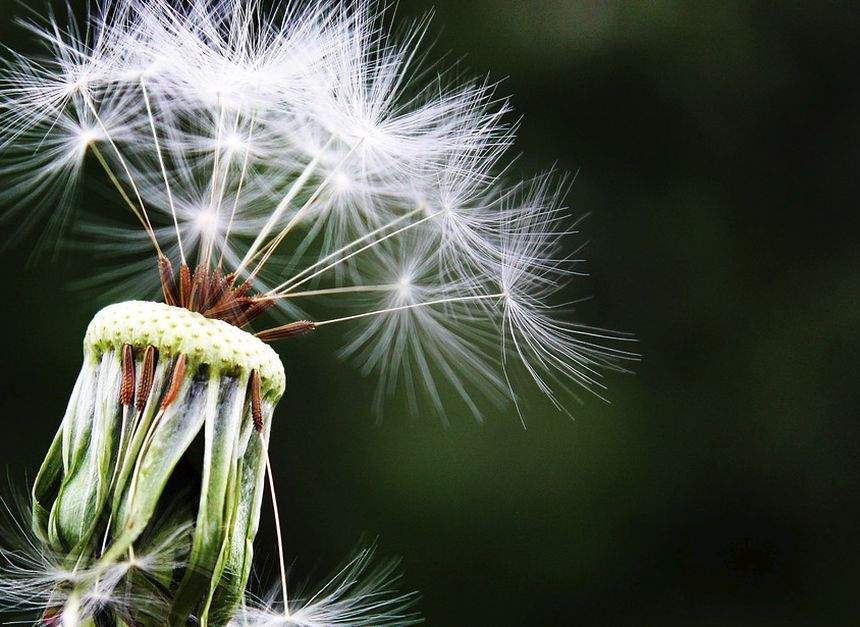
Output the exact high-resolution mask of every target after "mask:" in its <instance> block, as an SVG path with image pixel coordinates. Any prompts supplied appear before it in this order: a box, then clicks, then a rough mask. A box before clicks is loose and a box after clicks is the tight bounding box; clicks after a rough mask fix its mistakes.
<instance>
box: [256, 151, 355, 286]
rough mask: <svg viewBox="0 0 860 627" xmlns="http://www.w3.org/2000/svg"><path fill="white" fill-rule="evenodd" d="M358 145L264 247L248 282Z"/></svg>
mask: <svg viewBox="0 0 860 627" xmlns="http://www.w3.org/2000/svg"><path fill="white" fill-rule="evenodd" d="M359 144H360V143H359ZM359 144H356V145H355V146H354V147H353V148H351V149H350V151H349V152H348V153H347V154H346V155H344V157H343V159H341V160H340V162H339V163H338V164H337V165H336V166H335V167H334V168H332V171H331V172H330V173H329V175H328V176H326V177H325V179H324V180H323V182H322V183H320V184H319V185H318V186H317V188H316V190H315V191H314V193H313V194H311V197H310V198H308V200H307V201H306V202H305V204H304V205H302V208H301V209H299V210H298V211H297V212H296V214H295V215H294V216H293V217H292V218H291V219H290V221H289V222H288V223H287V226H285V227H284V228H283V230H282V231H281V232H280V233H278V235H277V236H276V237H275V238H274V239H273V240H272V241H271V242H269V243H268V244H267V245H266V251H265V254H264V255H263V257H262V259H260V261H259V262H258V263H257V266H256V267H255V268H254V271H253V272H252V273H251V275H250V276H249V277H248V281H252V280H253V279H254V277H256V276H257V273H258V272H259V271H260V270H261V269H262V267H263V266H264V265H265V264H266V262H267V261H268V260H269V257H271V256H272V254H273V253H274V252H275V250H276V249H277V247H278V246H279V245H280V243H281V242H282V241H283V240H284V238H285V237H286V236H287V235H288V234H289V232H290V231H291V230H292V228H293V227H294V226H295V225H296V224H298V222H299V220H301V219H302V218H303V217H304V215H305V214H306V213H307V212H308V210H309V209H310V208H311V206H312V205H313V204H314V203H315V202H316V201H317V198H319V197H320V194H322V192H323V190H324V189H325V188H326V187H328V184H329V182H330V181H331V179H332V178H333V177H334V175H335V174H336V173H337V171H338V169H340V167H341V166H342V165H343V164H344V163H346V160H347V159H349V157H350V155H352V153H353V152H354V151H355V150H356V149H357V148H358V146H359Z"/></svg>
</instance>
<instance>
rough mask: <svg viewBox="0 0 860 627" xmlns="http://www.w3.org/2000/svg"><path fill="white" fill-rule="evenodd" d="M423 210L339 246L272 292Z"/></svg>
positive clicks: (401, 217)
mask: <svg viewBox="0 0 860 627" xmlns="http://www.w3.org/2000/svg"><path fill="white" fill-rule="evenodd" d="M423 210H424V208H423V207H418V208H417V209H413V210H412V211H410V212H409V213H407V214H404V215H402V216H400V217H399V218H396V219H395V220H392V221H391V222H389V223H388V224H384V225H383V226H381V227H379V228H378V229H375V230H373V231H371V232H370V233H368V234H367V235H363V236H362V237H359V238H358V239H357V240H355V241H352V242H350V243H349V244H347V245H346V246H344V247H342V248H339V249H338V250H336V251H334V252H333V253H331V254H328V255H326V256H325V257H323V258H322V259H320V260H319V261H317V262H316V263H314V264H312V265H310V266H308V267H307V268H305V269H304V270H302V271H301V272H299V273H298V274H296V275H295V276H294V277H293V278H291V279H289V280H287V281H285V282H284V283H281V284H280V285H279V286H278V287H276V288H274V289H273V290H271V291H272V292H279V291H280V290H282V289H284V288H286V287H289V286H290V285H291V284H292V283H294V282H295V281H297V280H299V279H301V278H302V277H303V276H304V275H305V274H307V273H308V272H311V271H313V270H314V269H315V268H319V267H320V266H322V265H324V264H326V263H328V262H329V261H331V260H332V259H334V258H336V257H338V256H340V255H341V254H343V253H345V252H346V251H348V250H349V249H350V248H353V247H354V246H358V245H359V244H361V243H362V242H366V241H367V240H369V239H372V238H374V237H376V236H377V235H379V234H380V233H382V232H383V231H385V230H387V229H390V228H392V227H395V226H397V225H398V224H400V223H401V222H403V221H404V220H408V219H409V218H411V217H412V216H414V215H415V214H416V213H420V212H421V211H423Z"/></svg>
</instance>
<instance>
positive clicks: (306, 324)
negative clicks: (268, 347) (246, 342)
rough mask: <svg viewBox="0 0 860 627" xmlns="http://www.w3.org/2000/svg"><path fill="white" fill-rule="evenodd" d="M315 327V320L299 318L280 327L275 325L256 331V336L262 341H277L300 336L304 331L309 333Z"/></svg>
mask: <svg viewBox="0 0 860 627" xmlns="http://www.w3.org/2000/svg"><path fill="white" fill-rule="evenodd" d="M316 328H317V325H316V323H315V322H311V321H310V320H300V321H298V322H291V323H290V324H285V325H283V326H281V327H275V328H274V329H267V330H265V331H260V332H259V333H257V337H258V338H260V339H261V340H263V341H264V342H277V341H279V340H288V339H290V338H294V337H299V336H302V335H304V334H306V333H310V332H311V331H313V330H314V329H316Z"/></svg>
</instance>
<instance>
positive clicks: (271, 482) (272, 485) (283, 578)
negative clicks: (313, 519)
mask: <svg viewBox="0 0 860 627" xmlns="http://www.w3.org/2000/svg"><path fill="white" fill-rule="evenodd" d="M263 450H265V451H266V476H267V477H268V480H269V496H271V498H272V512H273V513H274V516H275V533H276V535H277V538H278V566H280V569H281V597H282V598H283V600H284V616H286V617H289V616H290V604H289V597H288V596H287V567H286V563H285V561H284V539H283V537H282V535H281V516H280V514H279V512H278V498H277V496H276V495H275V478H274V476H273V474H272V462H271V460H270V459H269V450H268V447H266V446H264V447H263Z"/></svg>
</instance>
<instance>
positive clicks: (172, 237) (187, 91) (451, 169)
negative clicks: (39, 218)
mask: <svg viewBox="0 0 860 627" xmlns="http://www.w3.org/2000/svg"><path fill="white" fill-rule="evenodd" d="M390 22H391V13H390V11H387V10H386V8H385V5H384V4H383V3H379V2H375V1H371V0H354V1H352V2H346V3H337V2H325V1H319V2H313V3H306V4H301V5H300V4H288V5H285V6H281V7H277V8H275V9H271V10H270V9H267V8H265V6H264V3H263V2H261V1H260V0H250V1H247V0H245V1H240V0H199V1H195V2H189V3H170V2H165V1H162V0H117V1H115V2H97V3H96V4H95V6H94V10H93V11H92V14H91V15H90V16H88V17H86V18H84V19H82V20H81V19H76V18H75V16H72V15H69V16H59V15H53V14H49V15H48V16H47V17H46V18H45V19H44V20H38V19H37V20H34V21H31V22H28V23H27V24H26V25H25V27H26V28H27V29H28V30H29V32H30V33H31V34H32V35H33V36H34V37H35V39H36V40H38V42H39V44H40V45H41V47H42V48H43V51H45V52H47V55H45V54H41V55H38V56H29V55H25V54H21V53H12V55H11V58H9V59H8V60H7V61H6V63H5V65H4V66H3V67H2V69H0V149H2V150H3V152H4V153H5V159H6V160H5V163H6V166H5V167H6V172H7V175H8V176H9V177H10V180H11V181H12V183H13V184H12V186H11V188H10V189H9V190H7V191H6V192H3V193H0V199H6V200H8V201H9V203H10V204H15V205H17V206H18V207H20V208H21V209H22V211H23V208H24V207H27V208H28V212H29V213H30V214H32V216H31V217H29V218H28V220H26V221H24V222H23V226H22V228H26V227H27V226H31V225H33V224H34V223H35V222H36V213H35V212H33V211H31V208H33V207H36V206H39V207H41V208H42V212H43V213H44V214H47V215H49V217H50V218H51V219H52V220H53V221H54V222H55V223H56V224H57V225H58V230H59V229H61V228H68V227H69V225H72V227H73V230H74V232H75V234H76V236H78V237H85V238H86V240H87V242H88V243H89V245H91V246H92V249H93V250H94V251H96V252H97V253H98V254H99V255H101V256H103V257H108V256H121V257H122V262H121V263H120V264H117V266H116V267H114V268H112V269H111V270H109V271H108V272H105V273H104V274H103V275H101V278H102V279H103V283H105V284H106V287H104V288H103V289H104V290H105V291H106V292H107V293H110V294H116V293H126V292H127V291H128V290H129V289H130V287H131V286H135V289H136V290H137V291H136V292H135V293H129V294H127V296H126V297H127V298H128V297H137V296H144V295H151V294H153V293H155V292H157V291H158V290H161V291H162V292H163V291H164V290H165V289H167V290H168V291H170V289H175V288H176V286H173V288H171V287H170V286H167V287H165V286H164V285H163V284H162V283H163V281H164V278H163V276H162V275H160V274H156V273H153V272H152V271H151V270H150V272H149V276H150V277H152V278H151V279H149V280H144V279H141V278H140V276H139V272H140V270H141V269H144V268H146V267H147V266H149V267H150V268H151V267H152V266H153V265H154V264H153V263H152V253H151V252H149V251H151V250H152V249H155V252H156V256H157V257H158V258H159V259H168V260H169V261H170V262H171V264H172V265H173V267H174V268H175V269H176V270H177V271H178V269H179V268H180V267H182V266H183V265H185V266H187V267H191V268H196V267H204V268H208V269H210V270H212V271H214V269H216V268H217V269H218V270H219V271H222V272H223V274H224V275H230V276H233V277H234V279H233V280H234V281H235V282H236V284H237V285H241V284H243V283H247V285H248V288H247V289H248V290H249V295H250V296H249V298H250V297H251V296H253V295H257V296H259V297H260V298H261V299H262V300H260V301H259V302H261V303H267V304H270V305H274V308H272V307H269V306H266V307H262V306H261V307H256V308H255V307H253V306H252V304H253V303H251V301H248V302H245V303H244V306H247V307H249V312H250V313H251V314H253V315H250V316H249V319H247V320H245V319H240V320H239V321H240V322H242V324H243V325H247V324H250V323H251V322H252V321H253V319H254V318H255V317H257V316H259V315H261V312H263V311H269V312H271V313H273V315H275V316H276V317H281V318H286V321H287V322H288V321H289V320H290V319H293V320H294V319H296V318H294V317H295V316H298V315H300V314H302V315H305V309H306V308H305V303H309V304H310V305H311V306H310V310H311V311H313V302H314V300H315V299H316V298H329V301H328V304H329V305H331V303H332V301H331V300H330V299H331V298H332V297H335V296H337V297H338V298H339V299H340V300H338V301H336V303H338V304H341V305H342V307H344V308H347V307H349V308H351V307H353V306H354V305H355V304H356V303H358V304H360V305H363V306H365V307H369V308H371V309H370V310H366V313H367V314H372V313H373V311H374V310H373V309H372V308H373V307H376V308H377V309H378V310H379V311H380V313H378V315H374V316H370V315H367V316H364V315H359V316H358V317H357V318H356V316H354V315H346V314H348V313H350V312H348V311H344V315H343V316H342V317H339V318H336V319H332V320H331V321H319V322H321V323H326V324H328V323H333V322H341V321H343V322H346V321H350V322H352V323H353V325H354V333H353V334H348V337H347V342H346V346H345V348H344V351H343V354H350V355H362V357H360V358H359V361H360V363H362V368H363V370H364V371H365V372H377V374H378V375H379V376H380V377H381V387H382V388H383V389H386V390H389V391H391V390H393V389H394V388H396V387H397V385H396V382H397V381H404V382H408V383H406V387H407V388H409V387H410V386H411V387H412V388H413V391H415V392H416V394H415V395H417V390H419V389H423V390H424V391H425V392H429V396H430V397H431V399H432V403H433V405H434V406H435V407H436V408H437V409H439V410H440V413H445V407H444V405H445V403H443V402H442V398H443V395H442V394H441V393H440V392H439V389H438V386H439V385H442V384H443V383H444V382H446V381H447V383H446V385H453V387H454V389H455V390H456V392H457V395H458V396H459V397H461V398H462V399H464V400H466V399H468V400H466V403H467V404H468V405H469V407H470V409H471V411H472V413H474V414H480V410H479V409H478V407H477V405H476V404H475V403H474V402H473V401H472V400H471V393H470V391H469V390H471V389H473V388H476V389H479V390H483V391H484V392H482V393H485V392H486V393H488V395H489V396H493V395H498V387H499V384H500V381H502V380H503V379H504V378H505V375H506V373H505V372H503V371H502V370H503V368H502V367H503V366H506V365H510V360H509V357H510V355H511V352H512V353H513V354H514V355H516V356H517V357H518V359H520V360H522V361H523V362H524V364H525V368H526V370H527V371H528V372H529V373H530V374H531V378H532V380H534V381H535V382H536V383H537V385H538V387H539V388H540V389H541V390H543V391H544V392H545V393H547V394H548V395H550V396H552V395H553V393H554V392H553V390H554V389H556V388H555V386H556V384H557V383H558V381H556V380H555V378H556V377H558V378H559V379H561V380H562V381H564V380H567V381H571V380H573V381H575V382H576V383H577V384H579V385H584V386H585V387H587V388H589V389H598V388H599V387H600V385H602V383H599V376H598V374H597V373H598V372H599V371H601V370H604V369H606V368H610V369H611V368H612V367H613V364H614V363H615V361H614V358H612V359H610V358H609V357H608V355H606V354H603V353H600V351H599V349H598V348H597V345H598V344H599V343H600V342H602V341H603V338H597V337H593V338H591V339H590V340H588V342H589V344H588V345H586V344H584V343H583V342H584V340H583V338H582V337H581V336H580V333H579V331H577V330H576V329H575V328H574V327H571V326H570V325H571V324H572V323H571V322H570V321H569V320H568V319H566V318H565V316H566V315H568V314H567V313H566V312H565V311H563V309H561V308H559V307H558V303H557V299H558V298H561V297H562V293H561V286H562V285H563V284H565V283H567V282H570V281H572V280H576V279H577V278H578V277H579V276H580V273H579V272H578V270H577V269H576V268H575V267H574V268H571V267H570V266H571V263H572V260H571V259H568V258H567V257H566V252H565V250H566V246H567V244H566V241H567V236H568V235H569V234H567V233H564V232H563V229H560V228H558V227H559V225H560V224H561V222H562V221H563V217H566V216H567V213H566V212H565V210H563V209H561V207H562V204H561V193H560V192H559V189H562V188H563V186H560V185H559V183H558V181H553V180H552V179H551V177H542V178H540V179H539V182H537V183H518V182H516V181H513V182H511V181H510V176H509V173H508V172H507V171H506V170H505V165H504V164H505V159H506V157H505V155H506V154H507V151H508V149H509V148H510V146H511V144H512V143H513V141H514V137H515V134H516V130H517V129H516V124H515V123H511V122H509V121H508V117H509V116H508V114H509V112H510V109H511V107H510V105H509V103H508V101H507V100H506V99H505V98H504V97H500V96H499V95H497V89H498V86H497V84H495V83H493V82H491V81H490V80H487V79H484V80H471V81H470V80H464V79H463V78H462V77H461V75H460V72H459V70H446V69H445V68H441V67H439V66H438V65H437V64H434V63H433V62H432V61H430V60H429V57H428V54H427V46H425V40H426V39H427V33H428V27H429V26H428V24H429V22H428V20H426V19H421V20H418V21H416V22H415V23H413V24H412V25H411V26H410V27H409V28H407V29H405V30H403V31H401V34H400V35H395V34H394V30H393V29H392V25H391V23H390ZM89 155H93V156H95V157H97V159H95V160H93V159H87V158H86V157H87V156H89ZM90 165H94V166H95V167H101V168H102V169H103V170H104V174H105V176H106V177H107V182H108V183H109V184H110V185H111V186H112V187H113V188H114V189H115V191H116V200H117V203H116V204H117V205H118V206H122V207H124V209H125V210H126V211H127V213H126V214H125V215H128V216H129V219H131V220H134V221H135V222H136V223H137V224H138V225H139V226H138V227H137V228H134V229H132V228H129V227H124V226H123V225H122V222H121V219H120V217H119V216H117V218H116V219H110V218H107V219H106V218H100V219H99V221H96V222H93V221H91V220H89V219H87V220H85V219H84V218H83V217H78V218H77V219H76V220H70V219H69V218H70V214H71V212H72V211H73V207H74V205H75V202H74V201H75V200H76V199H77V198H78V197H79V195H78V193H77V190H78V187H79V182H80V180H81V178H82V177H83V176H84V174H85V173H86V172H85V171H86V170H88V169H89V166H90ZM404 242H405V243H408V246H405V244H404ZM415 242H418V244H415ZM419 244H420V245H419ZM409 247H411V248H412V250H407V248H409ZM147 259H149V260H150V261H149V263H147ZM104 265H106V264H104ZM573 265H574V266H576V263H575V262H574V263H573ZM98 280H99V276H98V275H97V276H95V277H93V278H92V279H91V282H97V281H98ZM141 292H144V293H141ZM249 303H250V304H249ZM300 304H301V308H300ZM196 306H200V307H202V305H201V304H200V303H197V304H196ZM389 310H394V311H389ZM214 311H218V312H220V311H223V308H221V309H218V308H215V309H214ZM350 311H352V309H350ZM200 313H205V312H204V311H201V312H200ZM359 313H360V312H359ZM322 326H323V324H320V325H318V327H322ZM493 329H495V337H494V336H493ZM498 344H502V347H501V349H500V347H499V346H498ZM592 344H593V345H592ZM499 350H501V354H499V353H498V351H499ZM493 351H496V356H495V357H493V356H491V355H492V353H493ZM465 355H469V357H468V358H466V357H465ZM408 393H409V394H412V392H408ZM387 394H388V393H387V392H386V394H385V395H387ZM412 404H413V407H417V402H413V403H412Z"/></svg>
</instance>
